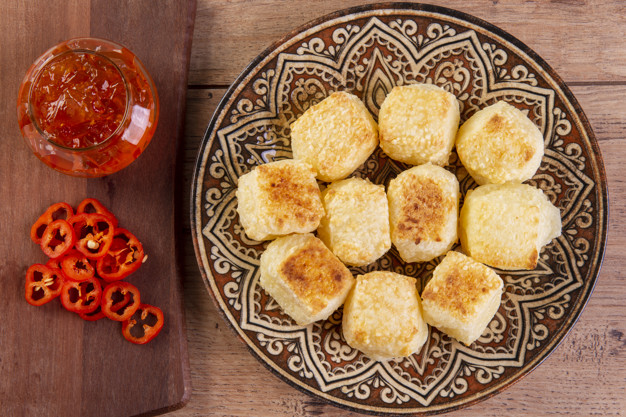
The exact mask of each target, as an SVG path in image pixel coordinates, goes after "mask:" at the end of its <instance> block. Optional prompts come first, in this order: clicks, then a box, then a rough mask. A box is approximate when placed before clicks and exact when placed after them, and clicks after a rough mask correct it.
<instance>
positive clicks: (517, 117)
mask: <svg viewBox="0 0 626 417" xmlns="http://www.w3.org/2000/svg"><path fill="white" fill-rule="evenodd" d="M543 148H544V143H543V136H542V134H541V132H540V131H539V129H538V128H537V126H535V124H534V123H533V122H532V121H531V120H530V119H529V118H528V117H527V116H526V115H525V114H524V113H522V112H521V111H520V110H518V109H517V108H515V107H513V106H511V105H510V104H507V103H506V102H504V101H500V102H497V103H495V104H493V105H491V106H488V107H486V108H484V109H482V110H480V111H478V112H477V113H475V114H474V115H473V116H472V117H470V118H469V119H468V120H467V121H466V122H465V123H463V125H462V126H461V128H460V129H459V132H458V134H457V137H456V150H457V154H458V155H459V158H460V159H461V162H462V163H463V166H464V167H465V168H466V169H467V171H468V173H469V174H470V175H471V176H472V177H473V178H474V180H476V182H477V183H478V184H480V185H482V184H491V183H493V184H503V183H507V182H522V181H525V180H527V179H529V178H531V177H532V176H533V175H534V174H535V172H536V171H537V169H538V168H539V165H540V164H541V158H542V156H543V153H544V149H543Z"/></svg>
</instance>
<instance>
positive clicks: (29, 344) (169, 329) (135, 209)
mask: <svg viewBox="0 0 626 417" xmlns="http://www.w3.org/2000/svg"><path fill="white" fill-rule="evenodd" d="M0 8H1V9H2V10H3V12H2V13H1V14H0V25H1V27H2V28H3V31H2V34H0V43H1V44H2V48H0V58H1V59H0V62H1V64H0V65H2V67H1V68H0V81H1V82H2V84H1V85H2V89H0V95H1V97H2V100H1V103H2V104H1V106H2V112H1V113H0V126H1V130H2V132H3V139H2V141H0V199H1V203H2V204H0V230H1V231H2V234H3V236H5V238H3V239H1V240H0V294H1V295H2V297H3V302H2V303H0V317H2V324H1V325H0V415H6V416H71V415H85V416H126V415H136V414H142V413H159V412H165V411H170V410H173V409H176V408H180V407H181V406H183V405H184V404H185V403H186V401H187V400H188V398H189V394H190V390H191V386H190V374H189V367H188V366H189V365H188V356H187V341H186V335H185V320H184V312H183V307H182V303H183V301H182V285H181V277H180V273H179V264H178V254H177V245H176V240H175V235H176V225H175V219H176V216H177V213H176V211H175V198H174V195H175V189H176V184H177V183H176V181H175V178H174V173H175V167H176V161H177V156H178V154H179V152H178V151H179V146H180V143H181V136H182V127H183V120H184V119H183V114H184V106H185V103H186V101H185V95H186V88H185V87H186V83H187V74H188V71H187V68H188V59H189V53H190V40H191V34H192V30H193V18H194V12H195V2H193V1H192V2H180V3H174V2H167V3H165V2H164V3H163V4H161V5H160V7H158V8H157V7H154V4H153V2H152V1H146V0H144V1H134V2H125V1H114V2H111V1H108V0H94V1H71V2H66V1H64V0H58V1H49V0H46V1H32V2H9V1H3V2H2V5H1V6H0ZM155 28H159V30H155ZM79 36H94V37H102V38H108V39H111V40H114V41H116V42H119V43H121V44H124V45H125V46H127V47H129V48H130V49H131V50H132V51H133V52H135V53H136V55H137V56H138V57H139V59H140V60H141V61H142V62H143V63H144V65H145V66H146V68H147V69H148V71H149V72H150V73H151V75H152V76H153V78H154V80H155V84H156V86H157V90H158V91H159V95H160V100H161V117H160V119H159V124H158V127H157V132H156V134H155V136H154V138H153V140H152V143H151V144H150V146H149V147H148V148H147V150H146V151H145V152H144V154H142V155H141V156H140V158H139V159H138V160H137V161H136V162H135V163H133V164H132V165H131V166H130V167H128V168H126V169H124V170H122V171H120V172H119V173H117V174H114V175H111V176H109V177H106V178H103V179H89V180H88V179H80V178H73V177H68V176H65V175H63V174H60V173H57V172H56V171H53V170H51V169H50V168H48V167H47V166H45V165H43V164H42V163H40V162H39V161H38V160H37V158H36V157H35V156H34V155H33V154H32V153H31V152H30V150H29V149H28V148H27V146H25V144H24V143H23V140H22V139H21V134H20V132H19V129H18V126H17V120H16V110H15V104H16V98H17V90H18V87H19V84H20V82H21V80H22V77H23V76H24V74H25V73H26V70H27V69H28V67H29V66H30V65H31V64H32V62H34V60H35V59H36V58H37V57H38V56H39V55H41V54H42V53H43V52H44V51H45V50H46V49H48V48H50V47H52V46H53V45H55V44H56V43H58V42H60V41H63V40H66V39H69V38H72V37H79ZM86 197H95V198H98V199H100V200H101V201H102V202H103V203H104V204H105V205H106V206H108V207H109V208H110V209H111V210H112V211H113V212H114V213H115V214H116V216H117V217H118V219H119V220H120V224H121V225H122V226H124V227H125V228H128V229H129V230H131V231H132V232H133V233H135V234H136V235H137V236H138V237H139V238H140V240H142V242H143V243H144V247H145V249H146V253H148V254H149V260H148V262H146V264H145V265H144V266H143V267H142V268H141V269H140V270H139V271H138V272H137V273H136V274H135V275H134V276H132V277H131V278H129V280H130V282H132V283H133V284H134V285H136V286H137V287H138V288H139V289H140V290H141V292H142V301H143V302H146V303H149V304H153V305H157V306H159V307H161V308H162V309H163V311H164V313H165V321H166V326H165V328H164V330H163V331H162V332H161V334H160V335H159V337H158V338H157V339H155V340H154V341H153V342H152V343H150V344H148V345H145V346H138V345H133V344H131V343H129V342H127V341H126V340H124V338H123V337H122V335H121V330H120V324H119V323H115V322H112V321H109V320H101V321H98V322H93V323H92V322H89V323H88V322H84V321H83V320H81V319H80V318H79V317H77V316H76V315H73V314H71V313H69V312H67V311H65V310H64V309H63V308H62V307H61V306H60V303H59V302H58V301H57V300H55V301H53V302H51V303H49V304H47V305H45V306H42V307H39V308H35V307H32V306H30V305H28V304H27V303H26V302H25V301H24V275H25V271H26V269H27V268H28V266H29V265H30V264H33V263H36V262H45V257H44V255H43V254H42V253H41V250H40V249H39V248H38V247H37V246H36V245H34V244H33V243H32V242H31V241H30V239H29V235H28V231H29V229H30V225H31V224H32V222H33V221H34V220H35V219H36V218H37V217H38V216H39V215H40V213H41V212H43V210H45V209H46V207H48V206H49V205H50V204H52V203H54V202H57V201H67V202H68V203H70V204H72V205H74V206H76V205H77V204H78V203H79V202H80V201H81V200H82V199H83V198H86Z"/></svg>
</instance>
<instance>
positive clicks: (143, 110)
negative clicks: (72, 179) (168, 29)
mask: <svg viewBox="0 0 626 417" xmlns="http://www.w3.org/2000/svg"><path fill="white" fill-rule="evenodd" d="M17 116H18V122H19V125H20V129H21V131H22V135H23V136H24V139H26V143H27V144H28V146H30V148H31V149H32V151H33V152H34V153H35V155H37V157H38V158H39V159H41V160H42V161H43V162H44V163H46V164H47V165H49V166H51V167H52V168H54V169H56V170H57V171H60V172H63V173H65V174H69V175H74V176H79V177H102V176H105V175H109V174H112V173H114V172H117V171H119V170H120V169H122V168H124V167H126V166H127V165H128V164H130V163H131V162H133V161H134V160H135V159H137V157H138V156H139V155H140V154H141V153H142V152H143V150H144V149H145V148H146V146H148V143H150V140H151V139H152V135H153V134H154V131H155V129H156V125H157V120H158V117H159V98H158V95H157V91H156V88H155V87H154V83H153V81H152V79H151V78H150V75H149V74H148V72H147V71H146V69H145V68H144V66H143V65H142V64H141V62H140V61H139V60H138V59H137V57H136V56H135V55H134V54H133V53H132V52H131V51H129V50H128V49H126V48H125V47H123V46H121V45H118V44H115V43H113V42H110V41H106V40H102V39H95V38H78V39H72V40H69V41H66V42H63V43H61V44H59V45H57V46H55V47H53V48H52V49H50V50H48V51H47V52H46V53H44V54H43V55H42V56H41V57H39V58H38V59H37V61H36V62H35V63H34V64H33V65H32V66H31V68H30V69H29V70H28V72H27V73H26V76H25V77H24V81H23V82H22V85H21V86H20V90H19V95H18V103H17Z"/></svg>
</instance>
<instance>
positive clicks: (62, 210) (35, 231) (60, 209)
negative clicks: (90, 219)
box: [30, 203, 74, 244]
mask: <svg viewBox="0 0 626 417" xmlns="http://www.w3.org/2000/svg"><path fill="white" fill-rule="evenodd" d="M73 215H74V210H73V209H72V206H70V205H69V204H67V203H56V204H53V205H51V206H50V207H48V208H47V209H46V211H45V212H44V213H43V214H42V215H41V216H39V218H38V219H37V220H36V221H35V223H34V224H33V225H32V227H31V228H30V238H31V239H32V241H33V242H35V243H36V244H40V243H41V237H42V236H43V232H44V231H45V230H46V227H47V226H48V225H49V224H50V223H52V222H53V221H55V220H58V219H63V220H68V219H69V218H70V217H72V216H73Z"/></svg>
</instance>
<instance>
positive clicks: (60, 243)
mask: <svg viewBox="0 0 626 417" xmlns="http://www.w3.org/2000/svg"><path fill="white" fill-rule="evenodd" d="M75 242H76V235H75V234H74V229H73V228H72V225H70V224H69V223H68V222H67V221H66V220H63V219H58V220H55V221H53V222H52V223H50V224H49V225H48V227H46V230H45V231H44V232H43V235H42V236H41V242H40V243H39V244H40V245H41V250H43V253H45V254H46V255H48V257H50V258H58V257H59V256H61V255H63V254H64V253H66V252H67V251H68V250H70V249H71V248H72V247H73V246H74V243H75Z"/></svg>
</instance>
